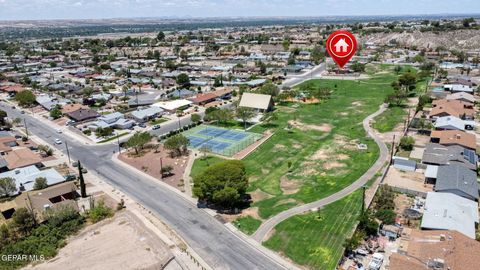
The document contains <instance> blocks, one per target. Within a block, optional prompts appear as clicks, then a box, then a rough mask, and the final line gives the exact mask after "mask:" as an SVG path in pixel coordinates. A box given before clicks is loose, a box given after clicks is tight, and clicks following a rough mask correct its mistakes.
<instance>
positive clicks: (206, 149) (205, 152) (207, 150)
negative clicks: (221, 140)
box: [198, 144, 212, 166]
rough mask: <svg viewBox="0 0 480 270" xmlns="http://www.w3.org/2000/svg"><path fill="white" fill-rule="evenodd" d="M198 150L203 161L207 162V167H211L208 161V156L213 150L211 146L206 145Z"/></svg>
mask: <svg viewBox="0 0 480 270" xmlns="http://www.w3.org/2000/svg"><path fill="white" fill-rule="evenodd" d="M198 150H199V151H200V153H202V155H203V159H204V160H206V161H207V166H209V164H208V159H207V154H208V153H210V152H212V149H211V148H210V146H208V145H206V144H204V145H202V146H201V147H200V149H198Z"/></svg>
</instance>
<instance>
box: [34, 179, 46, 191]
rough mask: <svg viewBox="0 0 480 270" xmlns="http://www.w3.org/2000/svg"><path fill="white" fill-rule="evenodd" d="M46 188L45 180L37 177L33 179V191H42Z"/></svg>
mask: <svg viewBox="0 0 480 270" xmlns="http://www.w3.org/2000/svg"><path fill="white" fill-rule="evenodd" d="M47 187H48V183H47V178H45V177H37V178H36V179H35V183H34V184H33V189H35V190H37V189H44V188H47Z"/></svg>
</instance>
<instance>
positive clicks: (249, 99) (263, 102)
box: [238, 93, 274, 113]
mask: <svg viewBox="0 0 480 270" xmlns="http://www.w3.org/2000/svg"><path fill="white" fill-rule="evenodd" d="M238 106H240V107H246V108H251V109H254V110H256V111H258V112H261V113H264V112H269V111H271V110H273V107H274V103H273V99H272V96H271V95H264V94H255V93H243V95H242V98H241V100H240V104H239V105H238Z"/></svg>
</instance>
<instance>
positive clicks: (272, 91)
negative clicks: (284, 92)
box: [258, 82, 280, 97]
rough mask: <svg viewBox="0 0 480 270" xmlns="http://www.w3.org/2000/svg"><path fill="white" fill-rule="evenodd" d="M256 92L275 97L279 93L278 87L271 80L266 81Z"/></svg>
mask: <svg viewBox="0 0 480 270" xmlns="http://www.w3.org/2000/svg"><path fill="white" fill-rule="evenodd" d="M258 92H260V94H264V95H271V96H272V97H275V96H277V95H278V94H279V93H280V89H279V88H278V86H276V85H275V84H273V83H272V82H267V83H266V84H264V85H263V86H262V87H260V89H259V91H258Z"/></svg>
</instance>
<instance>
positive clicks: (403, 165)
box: [393, 157, 417, 172]
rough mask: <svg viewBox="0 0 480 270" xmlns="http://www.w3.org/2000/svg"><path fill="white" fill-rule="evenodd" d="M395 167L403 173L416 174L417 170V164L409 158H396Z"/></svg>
mask: <svg viewBox="0 0 480 270" xmlns="http://www.w3.org/2000/svg"><path fill="white" fill-rule="evenodd" d="M393 167H395V169H398V170H401V171H407V172H414V171H415V169H417V162H416V161H413V160H409V159H408V158H402V157H394V159H393Z"/></svg>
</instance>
